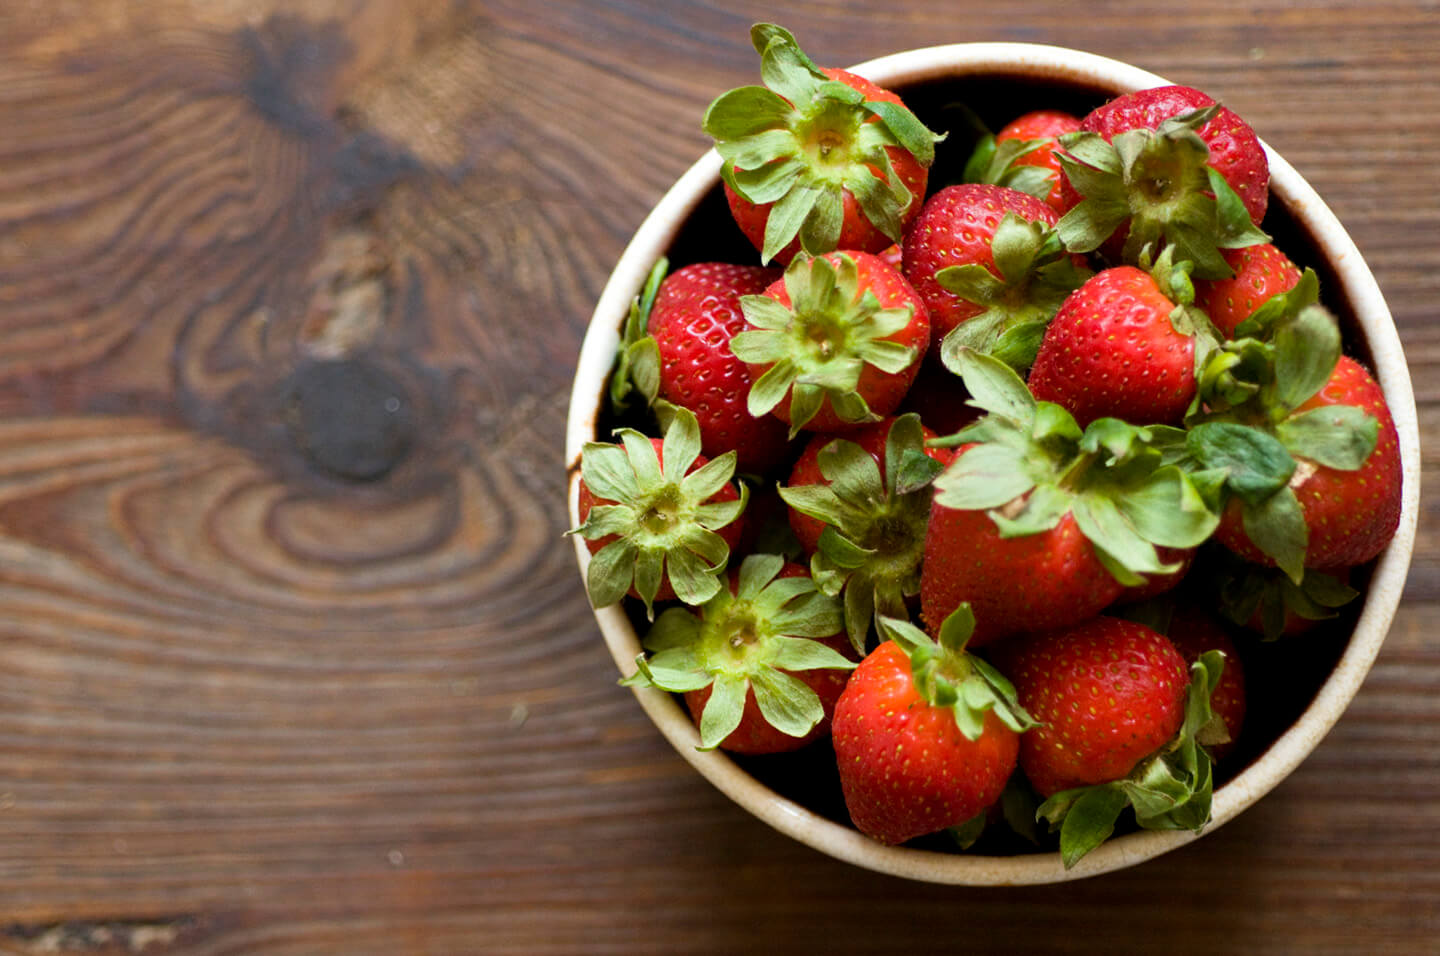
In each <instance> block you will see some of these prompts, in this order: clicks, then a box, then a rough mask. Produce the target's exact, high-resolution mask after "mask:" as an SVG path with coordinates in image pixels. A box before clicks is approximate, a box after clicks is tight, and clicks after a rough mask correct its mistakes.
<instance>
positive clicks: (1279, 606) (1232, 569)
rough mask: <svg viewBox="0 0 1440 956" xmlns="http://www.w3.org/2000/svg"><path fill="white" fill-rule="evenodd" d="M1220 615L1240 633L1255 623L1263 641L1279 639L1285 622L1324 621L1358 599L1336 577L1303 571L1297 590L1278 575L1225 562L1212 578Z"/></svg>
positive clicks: (1231, 560) (1235, 561)
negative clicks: (1240, 628) (1241, 628)
mask: <svg viewBox="0 0 1440 956" xmlns="http://www.w3.org/2000/svg"><path fill="white" fill-rule="evenodd" d="M1215 584H1216V587H1217V590H1218V592H1219V602H1220V612H1221V613H1222V614H1223V615H1224V616H1225V617H1226V618H1227V619H1228V620H1230V621H1231V622H1232V623H1234V624H1238V625H1240V626H1242V627H1245V626H1252V622H1257V621H1258V623H1259V630H1260V632H1261V636H1262V638H1263V639H1264V640H1266V641H1274V640H1278V639H1279V638H1281V637H1283V636H1284V635H1285V634H1286V633H1287V632H1288V631H1287V625H1288V624H1289V622H1290V620H1291V618H1292V617H1293V618H1298V619H1300V620H1301V621H1324V620H1329V619H1330V618H1333V617H1335V616H1336V615H1337V614H1338V613H1339V610H1340V608H1342V607H1344V606H1345V605H1347V604H1349V603H1350V602H1351V601H1353V600H1355V598H1357V597H1359V596H1360V592H1359V591H1357V590H1355V589H1354V588H1352V587H1351V586H1350V585H1349V584H1347V583H1346V581H1345V580H1344V578H1342V577H1341V576H1340V575H1337V574H1333V573H1331V572H1328V571H1320V570H1316V569H1315V568H1306V569H1305V577H1304V578H1303V580H1301V581H1300V582H1299V583H1298V584H1297V583H1296V582H1294V581H1292V580H1290V576H1289V575H1288V574H1286V573H1285V572H1284V571H1279V570H1276V569H1274V568H1265V567H1260V566H1259V565H1254V564H1250V563H1248V562H1245V561H1242V560H1240V559H1239V558H1237V557H1234V556H1230V557H1229V559H1228V560H1226V561H1224V563H1222V564H1221V565H1220V567H1219V568H1218V569H1217V570H1216V572H1215Z"/></svg>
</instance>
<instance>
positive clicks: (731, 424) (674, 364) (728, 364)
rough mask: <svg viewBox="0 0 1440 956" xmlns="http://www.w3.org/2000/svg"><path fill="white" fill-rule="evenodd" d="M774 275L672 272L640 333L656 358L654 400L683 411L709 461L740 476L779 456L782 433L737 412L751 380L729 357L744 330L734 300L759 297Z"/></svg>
mask: <svg viewBox="0 0 1440 956" xmlns="http://www.w3.org/2000/svg"><path fill="white" fill-rule="evenodd" d="M779 276H780V273H779V271H778V270H775V269H763V268H761V267H759V266H739V265H730V264H728V263H720V262H702V263H696V264H694V265H689V266H685V267H684V268H682V269H677V270H676V271H675V272H673V273H671V274H670V275H669V276H668V277H666V279H665V281H664V282H663V283H662V284H661V286H660V290H659V292H658V294H657V295H656V296H655V304H654V306H653V308H652V309H651V312H650V320H649V323H648V331H649V333H650V335H651V336H652V337H653V338H654V339H655V343H656V345H657V346H658V348H659V351H660V385H659V396H660V397H661V398H663V399H665V400H667V401H669V402H671V403H673V404H675V405H680V406H682V407H684V408H688V409H690V410H691V411H692V412H694V413H695V418H696V419H697V420H698V422H699V424H700V441H701V450H702V451H703V453H704V454H705V455H706V456H707V457H709V458H714V457H715V456H717V455H721V454H724V453H725V452H727V451H734V452H736V453H737V454H738V456H739V461H738V463H737V464H736V469H737V470H738V471H740V472H746V473H754V474H764V473H765V472H768V471H769V470H770V469H771V468H773V467H774V466H775V465H776V464H777V463H778V462H779V461H780V460H781V459H783V458H784V456H785V454H786V450H787V449H786V434H785V426H784V424H783V423H782V422H779V421H776V420H775V419H774V418H773V417H771V416H768V415H767V416H762V417H760V418H755V417H752V416H751V415H750V413H749V412H747V411H746V410H745V397H746V395H748V394H749V391H750V386H751V385H752V384H753V379H752V378H751V375H750V370H749V369H748V368H747V367H746V365H745V363H744V362H742V361H740V360H739V359H738V358H736V357H735V354H734V353H733V352H731V351H730V340H731V339H732V338H734V336H735V334H736V333H737V332H739V331H741V330H742V329H744V328H745V316H744V315H743V314H742V313H741V311H740V297H741V296H742V295H753V294H755V293H759V292H762V291H764V290H765V288H766V286H768V285H770V283H772V282H774V281H775V280H776V279H778V278H779Z"/></svg>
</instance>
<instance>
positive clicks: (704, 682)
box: [620, 554, 855, 753]
mask: <svg viewBox="0 0 1440 956" xmlns="http://www.w3.org/2000/svg"><path fill="white" fill-rule="evenodd" d="M840 628H841V621H840V607H839V603H838V602H837V601H835V600H834V599H833V598H829V597H826V596H825V595H823V594H821V593H820V592H819V591H818V590H817V589H816V587H815V582H814V581H812V580H811V579H810V575H809V574H807V573H806V572H805V569H804V568H802V567H800V566H799V565H797V564H786V562H785V559H784V558H782V557H780V556H779V555H771V554H756V555H751V556H749V557H747V558H746V559H745V560H744V561H743V562H742V563H741V565H740V567H739V569H738V570H737V571H734V572H732V573H731V574H730V576H729V587H728V588H722V589H721V590H720V592H719V593H718V594H716V595H715V596H714V597H713V598H711V599H710V600H709V601H707V602H705V604H704V606H703V607H701V608H699V610H698V612H697V611H696V610H695V609H692V608H685V607H672V608H670V609H668V610H666V611H665V612H664V613H663V614H661V615H660V619H659V620H657V621H656V622H655V625H654V627H652V628H651V629H650V633H648V634H647V635H646V636H645V649H646V650H647V651H649V652H650V656H649V657H647V656H646V655H644V654H641V655H640V656H639V657H638V658H637V659H636V661H635V666H636V672H635V673H634V674H633V675H631V676H630V677H628V678H625V679H624V680H622V681H621V682H620V683H622V684H624V685H626V686H632V687H634V686H638V687H658V688H660V689H661V690H667V691H671V692H674V693H679V694H684V695H685V703H686V706H687V708H688V709H689V710H690V713H691V716H692V717H693V718H694V720H695V724H696V726H697V727H698V728H699V730H700V749H701V750H713V749H714V748H716V747H721V748H724V749H725V750H730V751H733V752H735V753H781V752H785V751H790V750H796V749H799V748H800V747H803V746H804V745H805V744H808V743H810V742H811V741H813V740H815V739H817V738H819V737H821V736H823V735H824V734H825V732H826V731H827V730H828V728H829V720H830V715H831V714H832V713H833V711H834V708H835V702H836V700H838V699H839V696H840V693H841V691H842V690H843V689H844V686H845V681H846V678H847V677H848V676H849V672H850V671H851V670H852V669H853V668H854V667H855V662H854V661H852V660H849V659H847V658H846V657H845V656H844V655H843V654H841V653H840V651H839V649H838V648H839V646H840V638H839V631H840Z"/></svg>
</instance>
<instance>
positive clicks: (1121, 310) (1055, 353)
mask: <svg viewBox="0 0 1440 956" xmlns="http://www.w3.org/2000/svg"><path fill="white" fill-rule="evenodd" d="M1157 271H1160V267H1158V266H1157ZM1171 294H1172V295H1176V294H1177V293H1175V292H1171ZM1178 297H1179V298H1180V299H1181V300H1182V301H1181V302H1180V303H1177V302H1176V301H1173V300H1172V299H1171V298H1170V297H1169V296H1168V295H1167V294H1166V290H1164V289H1162V288H1161V285H1160V283H1159V282H1158V281H1157V280H1156V277H1155V276H1154V275H1152V274H1151V273H1149V272H1145V271H1142V270H1140V269H1137V268H1135V267H1134V266H1116V267H1114V268H1111V269H1105V270H1104V271H1102V272H1099V273H1097V274H1096V275H1095V276H1094V277H1093V278H1091V279H1090V280H1088V281H1087V282H1086V283H1085V284H1084V285H1082V286H1081V287H1080V288H1079V289H1077V290H1076V291H1075V292H1073V293H1072V294H1071V295H1070V297H1069V298H1068V299H1066V300H1065V304H1064V305H1062V306H1061V307H1060V311H1059V312H1058V313H1057V314H1056V316H1055V319H1054V321H1052V322H1051V323H1050V327H1049V329H1047V330H1046V332H1045V338H1044V339H1043V340H1042V341H1041V343H1040V350H1039V352H1038V354H1037V355H1036V356H1035V364H1034V366H1033V367H1032V368H1031V370H1030V378H1029V384H1030V390H1031V391H1032V392H1034V394H1035V397H1036V398H1038V399H1040V400H1041V401H1048V402H1055V403H1056V404H1059V405H1062V406H1064V407H1065V408H1066V409H1068V410H1069V411H1070V413H1071V414H1073V415H1074V416H1075V420H1076V421H1077V422H1079V423H1080V424H1081V425H1085V424H1087V423H1089V422H1091V421H1094V420H1095V419H1097V418H1105V417H1112V418H1120V419H1124V420H1125V421H1128V422H1134V423H1135V424H1139V425H1145V424H1179V423H1180V419H1181V418H1182V417H1183V416H1184V414H1185V410H1186V409H1187V408H1188V407H1189V405H1190V402H1191V400H1192V399H1193V398H1194V397H1195V387H1196V378H1195V367H1196V338H1195V332H1196V331H1197V330H1199V329H1200V324H1199V323H1197V322H1196V321H1195V319H1193V318H1192V317H1191V315H1190V313H1189V312H1187V311H1186V310H1185V309H1184V308H1183V305H1182V303H1183V300H1184V296H1183V295H1178ZM1177 311H1178V312H1179V314H1180V317H1181V319H1182V321H1180V322H1178V323H1177V321H1176V319H1175V318H1173V316H1176V313H1177ZM1200 322H1203V319H1201V320H1200ZM1177 324H1178V325H1179V326H1180V328H1182V329H1186V331H1180V329H1177V327H1176V326H1177Z"/></svg>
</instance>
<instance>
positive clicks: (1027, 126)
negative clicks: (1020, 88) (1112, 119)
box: [965, 110, 1080, 216]
mask: <svg viewBox="0 0 1440 956" xmlns="http://www.w3.org/2000/svg"><path fill="white" fill-rule="evenodd" d="M1079 129H1080V119H1079V117H1077V116H1074V115H1072V114H1070V113H1066V112H1064V111H1063V110H1035V111H1034V112H1030V113H1026V114H1024V115H1023V116H1017V117H1016V118H1015V119H1013V120H1011V121H1010V122H1009V123H1008V124H1006V125H1005V127H1004V128H1003V129H1001V130H1000V132H998V133H996V134H994V135H993V136H988V135H987V136H985V137H983V138H982V139H981V140H980V143H979V145H977V146H976V148H975V152H974V154H973V155H972V156H971V158H970V161H969V162H968V163H967V164H966V166H965V181H966V182H970V183H992V184H994V185H996V186H1009V187H1010V188H1011V189H1018V190H1020V191H1021V192H1025V193H1029V194H1030V195H1032V196H1034V197H1035V198H1036V199H1039V200H1041V201H1042V202H1044V203H1045V205H1047V206H1049V207H1050V208H1051V209H1053V210H1055V214H1056V215H1057V216H1059V215H1061V214H1063V213H1064V212H1065V211H1066V210H1067V209H1068V208H1069V207H1068V206H1066V205H1065V198H1064V195H1063V194H1062V192H1061V189H1060V181H1061V179H1062V176H1063V173H1062V171H1061V168H1060V158H1059V157H1058V156H1057V155H1056V154H1055V153H1056V149H1057V147H1058V146H1059V142H1058V140H1059V137H1061V136H1063V135H1064V134H1066V133H1074V132H1076V131H1078V130H1079Z"/></svg>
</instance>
